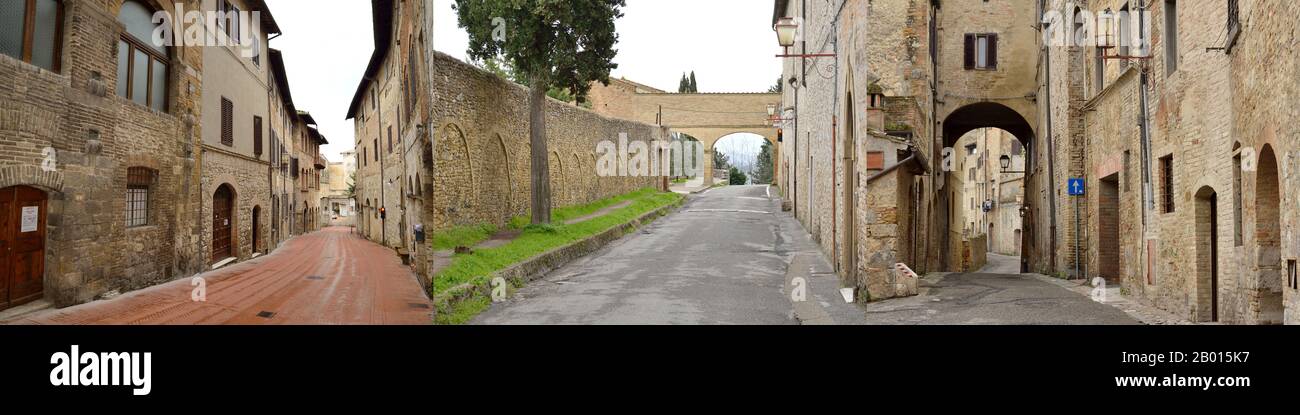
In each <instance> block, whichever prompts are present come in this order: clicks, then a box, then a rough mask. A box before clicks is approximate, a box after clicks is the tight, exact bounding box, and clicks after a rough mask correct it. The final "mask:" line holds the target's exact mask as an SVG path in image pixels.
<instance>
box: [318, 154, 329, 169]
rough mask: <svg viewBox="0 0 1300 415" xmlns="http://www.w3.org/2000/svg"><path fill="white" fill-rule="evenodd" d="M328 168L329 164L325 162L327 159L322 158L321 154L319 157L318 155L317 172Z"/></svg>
mask: <svg viewBox="0 0 1300 415" xmlns="http://www.w3.org/2000/svg"><path fill="white" fill-rule="evenodd" d="M326 167H329V163H327V162H325V158H324V157H321V156H320V154H317V155H316V170H325V168H326Z"/></svg>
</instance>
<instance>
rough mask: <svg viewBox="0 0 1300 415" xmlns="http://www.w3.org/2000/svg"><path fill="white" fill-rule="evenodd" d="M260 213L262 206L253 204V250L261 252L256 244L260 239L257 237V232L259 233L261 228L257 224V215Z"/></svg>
mask: <svg viewBox="0 0 1300 415" xmlns="http://www.w3.org/2000/svg"><path fill="white" fill-rule="evenodd" d="M261 214H262V207H261V206H253V252H254V253H258V252H262V251H261V250H259V249H258V246H257V243H258V242H259V240H260V239H261V238H259V237H258V234H259V233H261V232H260V231H261V229H258V225H259V223H258V222H260V221H259V220H258V219H259V218H258V216H260V215H261Z"/></svg>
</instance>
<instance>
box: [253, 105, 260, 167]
mask: <svg viewBox="0 0 1300 415" xmlns="http://www.w3.org/2000/svg"><path fill="white" fill-rule="evenodd" d="M253 155H255V156H258V157H261V156H262V117H259V116H256V115H254V116H253Z"/></svg>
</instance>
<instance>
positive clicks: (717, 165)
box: [713, 146, 731, 170]
mask: <svg viewBox="0 0 1300 415" xmlns="http://www.w3.org/2000/svg"><path fill="white" fill-rule="evenodd" d="M715 147H716V146H715ZM729 168H731V159H730V158H728V157H727V154H726V153H723V152H721V151H718V149H716V148H715V149H713V169H715V170H726V169H729Z"/></svg>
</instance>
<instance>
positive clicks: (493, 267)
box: [431, 188, 683, 324]
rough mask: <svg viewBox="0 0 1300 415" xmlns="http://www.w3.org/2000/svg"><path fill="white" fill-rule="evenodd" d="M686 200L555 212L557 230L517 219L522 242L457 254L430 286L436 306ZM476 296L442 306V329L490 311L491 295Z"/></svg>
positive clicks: (670, 196)
mask: <svg viewBox="0 0 1300 415" xmlns="http://www.w3.org/2000/svg"><path fill="white" fill-rule="evenodd" d="M682 199H683V196H682V195H679V194H675V193H661V192H658V191H656V190H655V189H649V188H648V189H642V190H638V191H635V192H632V193H627V194H623V195H619V196H615V197H611V198H608V199H603V200H600V201H597V202H593V203H590V204H587V205H582V206H574V207H568V208H561V209H556V210H555V211H554V212H553V214H552V217H553V218H554V219H553V220H554V224H552V225H541V226H533V225H523V224H525V223H527V218H515V219H514V220H512V221H511V223H512V224H511V227H512V228H514V227H516V226H519V227H520V228H522V230H523V233H522V234H521V235H519V237H518V238H516V239H515V240H512V241H510V242H508V243H506V244H504V245H502V246H498V247H494V248H487V249H481V250H475V251H473V252H471V253H468V254H457V255H456V256H455V257H453V258H452V263H451V265H449V266H447V268H445V269H443V270H442V271H440V272H439V273H438V274H437V275H435V276H434V277H433V284H431V288H432V296H433V297H434V299H435V301H438V298H439V296H440V295H441V294H443V293H444V292H446V291H448V290H449V289H451V288H455V287H459V286H462V285H466V284H468V285H471V286H474V287H489V284H490V283H491V276H492V275H493V274H494V273H496V272H498V271H501V270H503V269H506V268H508V267H510V266H512V265H515V264H518V263H520V262H523V261H525V260H528V259H530V258H533V257H535V256H538V255H541V254H543V253H546V252H547V251H550V250H552V249H556V248H560V247H563V246H566V245H569V244H572V243H574V242H578V241H581V240H584V239H586V238H589V237H591V236H593V235H597V234H600V233H602V232H605V231H607V230H609V229H611V228H614V227H616V226H621V225H624V224H627V223H629V222H632V221H634V220H636V219H637V218H640V217H641V216H643V215H645V214H647V213H650V212H652V211H655V210H657V209H660V208H662V207H664V206H668V205H672V204H676V203H678V202H680V201H681V200H682ZM628 201H630V202H631V204H629V205H628V206H625V207H623V208H620V209H616V210H613V211H611V212H609V213H608V214H605V215H602V216H598V217H595V218H592V219H590V220H587V221H583V222H579V223H575V224H572V225H564V224H563V222H564V220H566V219H565V218H577V217H582V216H586V215H590V214H592V213H594V212H596V211H598V210H601V209H604V208H606V207H609V206H613V205H616V204H619V203H623V202H628ZM462 246H463V245H462ZM516 288H517V287H516ZM474 291H475V292H479V293H480V294H474V295H471V296H469V297H468V298H463V299H459V300H456V301H448V303H447V304H439V306H440V312H439V313H438V321H437V323H439V324H461V323H464V322H466V321H469V320H470V319H471V318H473V317H474V316H475V315H477V314H478V313H479V312H482V311H483V310H486V309H487V308H488V306H490V305H491V301H488V299H487V298H485V297H483V296H482V294H481V292H487V291H489V290H474Z"/></svg>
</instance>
